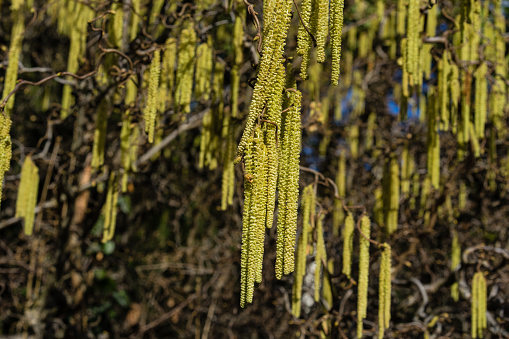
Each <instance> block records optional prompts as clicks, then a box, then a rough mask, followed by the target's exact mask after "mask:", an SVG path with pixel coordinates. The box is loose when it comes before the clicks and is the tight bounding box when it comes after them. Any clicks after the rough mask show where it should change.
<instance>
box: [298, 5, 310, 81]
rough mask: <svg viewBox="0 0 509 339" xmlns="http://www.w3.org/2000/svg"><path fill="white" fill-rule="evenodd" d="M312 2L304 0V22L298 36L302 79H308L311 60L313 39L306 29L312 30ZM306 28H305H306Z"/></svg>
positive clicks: (302, 10)
mask: <svg viewBox="0 0 509 339" xmlns="http://www.w3.org/2000/svg"><path fill="white" fill-rule="evenodd" d="M311 9H312V2H311V0H303V1H302V5H301V16H302V22H301V23H300V24H299V31H298V34H297V54H298V55H301V56H302V63H301V66H300V77H301V78H302V79H307V78H308V75H307V72H308V67H309V62H310V58H311V45H312V43H313V42H312V39H311V36H310V35H309V33H308V32H307V30H306V28H305V27H307V28H308V29H311ZM304 26H305V27H304Z"/></svg>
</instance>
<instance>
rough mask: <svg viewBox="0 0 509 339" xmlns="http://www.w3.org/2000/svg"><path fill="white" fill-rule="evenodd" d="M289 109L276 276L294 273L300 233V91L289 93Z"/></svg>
mask: <svg viewBox="0 0 509 339" xmlns="http://www.w3.org/2000/svg"><path fill="white" fill-rule="evenodd" d="M287 93H288V97H289V98H288V106H289V107H288V108H289V110H288V111H287V112H286V113H285V114H284V116H283V128H284V130H283V133H282V136H283V137H282V143H281V147H280V155H279V157H280V166H279V177H278V180H279V182H278V189H279V196H278V210H279V212H278V219H277V249H276V277H277V278H278V279H281V277H282V274H283V273H284V274H290V273H291V272H293V271H294V248H295V236H296V233H297V207H298V197H299V159H300V144H301V131H300V126H301V119H300V103H301V99H302V94H301V93H300V91H289V92H287Z"/></svg>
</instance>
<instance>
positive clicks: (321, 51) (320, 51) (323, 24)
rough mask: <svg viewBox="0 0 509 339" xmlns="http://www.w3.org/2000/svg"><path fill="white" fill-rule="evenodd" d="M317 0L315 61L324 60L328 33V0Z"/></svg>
mask: <svg viewBox="0 0 509 339" xmlns="http://www.w3.org/2000/svg"><path fill="white" fill-rule="evenodd" d="M316 1H318V9H316V10H317V15H318V18H317V25H316V61H318V62H324V61H325V43H326V42H327V35H328V34H329V0H316Z"/></svg>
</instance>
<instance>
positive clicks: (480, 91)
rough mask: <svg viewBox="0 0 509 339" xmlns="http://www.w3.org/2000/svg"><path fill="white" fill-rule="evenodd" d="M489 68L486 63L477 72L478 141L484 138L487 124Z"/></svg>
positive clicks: (476, 132)
mask: <svg viewBox="0 0 509 339" xmlns="http://www.w3.org/2000/svg"><path fill="white" fill-rule="evenodd" d="M487 67H488V66H487V65H486V63H485V62H483V63H481V65H480V66H479V67H478V68H477V70H476V71H475V110H474V111H475V119H474V121H475V135H476V137H477V138H478V139H483V138H484V125H485V124H486V110H487V105H486V104H487V102H488V84H487V81H486V75H487V72H488V68H487Z"/></svg>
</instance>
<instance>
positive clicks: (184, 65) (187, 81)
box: [175, 24, 196, 113]
mask: <svg viewBox="0 0 509 339" xmlns="http://www.w3.org/2000/svg"><path fill="white" fill-rule="evenodd" d="M195 45H196V32H195V31H194V28H193V26H192V25H191V24H188V25H187V26H186V27H185V28H184V29H182V32H181V33H180V40H179V47H178V65H177V79H176V89H175V105H176V108H177V111H179V112H180V111H181V110H182V111H183V112H184V113H189V112H191V97H192V94H193V76H194V61H195V56H196V47H195Z"/></svg>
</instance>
